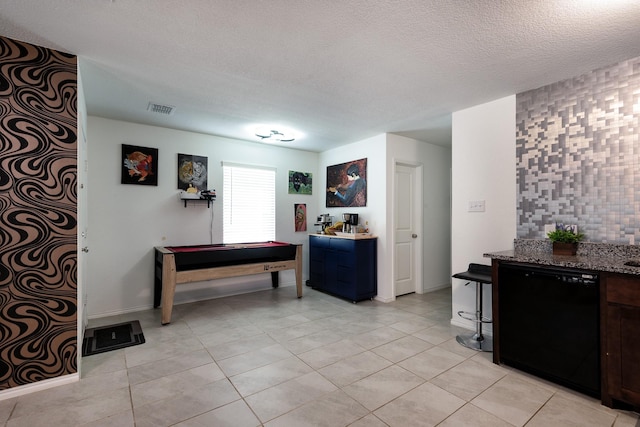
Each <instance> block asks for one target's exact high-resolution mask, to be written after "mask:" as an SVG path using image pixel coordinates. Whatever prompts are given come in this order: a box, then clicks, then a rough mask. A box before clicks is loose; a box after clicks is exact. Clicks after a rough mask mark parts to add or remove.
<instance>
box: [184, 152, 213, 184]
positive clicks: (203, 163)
mask: <svg viewBox="0 0 640 427" xmlns="http://www.w3.org/2000/svg"><path fill="white" fill-rule="evenodd" d="M207 168H208V158H207V157H204V156H194V155H192V154H178V190H185V191H186V190H187V189H188V188H189V187H195V189H196V190H198V191H202V190H207V189H208V187H207V185H208V182H207V181H208V180H207V176H208V174H207V171H208V169H207Z"/></svg>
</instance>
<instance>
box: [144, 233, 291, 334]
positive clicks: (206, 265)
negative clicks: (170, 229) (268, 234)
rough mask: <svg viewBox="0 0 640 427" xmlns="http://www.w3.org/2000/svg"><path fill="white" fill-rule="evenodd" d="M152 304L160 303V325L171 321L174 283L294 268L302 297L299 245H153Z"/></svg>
mask: <svg viewBox="0 0 640 427" xmlns="http://www.w3.org/2000/svg"><path fill="white" fill-rule="evenodd" d="M154 263H155V286H154V301H153V306H154V307H159V306H160V302H162V324H163V325H166V324H167V323H170V322H171V312H172V310H173V298H174V295H175V291H176V285H178V284H181V283H191V282H199V281H204V280H212V279H221V278H224V277H235V276H245V275H249V274H259V273H271V281H272V285H273V287H274V288H277V287H278V272H279V271H282V270H290V269H295V273H296V290H297V294H298V298H300V297H302V245H296V244H291V243H284V242H275V241H270V242H257V243H233V244H215V245H197V246H166V247H165V246H157V247H156V248H155V262H154Z"/></svg>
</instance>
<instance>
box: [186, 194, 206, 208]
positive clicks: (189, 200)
mask: <svg viewBox="0 0 640 427" xmlns="http://www.w3.org/2000/svg"><path fill="white" fill-rule="evenodd" d="M180 200H182V201H183V202H184V207H185V208H186V207H187V202H196V203H198V202H207V208H210V207H211V202H213V200H214V199H212V198H208V197H201V198H200V199H180Z"/></svg>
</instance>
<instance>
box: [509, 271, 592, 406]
mask: <svg viewBox="0 0 640 427" xmlns="http://www.w3.org/2000/svg"><path fill="white" fill-rule="evenodd" d="M498 283H499V288H498V316H499V340H500V343H499V346H500V353H499V354H500V362H501V363H505V364H507V365H510V366H513V367H514V368H517V369H520V370H523V371H526V372H529V373H531V374H534V375H537V376H539V377H541V378H545V379H548V380H550V381H553V382H556V383H558V384H561V385H564V386H566V387H569V388H572V389H574V390H577V391H580V392H582V393H585V394H588V395H591V396H594V397H600V336H599V334H600V333H599V323H600V322H599V289H598V288H599V286H598V275H597V274H596V273H593V272H590V271H583V270H575V269H565V268H544V267H536V266H531V265H527V264H517V263H501V264H500V266H499V269H498Z"/></svg>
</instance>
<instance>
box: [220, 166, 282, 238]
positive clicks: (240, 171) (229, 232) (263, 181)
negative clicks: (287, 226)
mask: <svg viewBox="0 0 640 427" xmlns="http://www.w3.org/2000/svg"><path fill="white" fill-rule="evenodd" d="M222 171H223V175H224V176H223V193H222V215H223V231H222V240H223V242H224V243H246V242H266V241H269V240H275V238H276V185H275V182H276V170H275V169H274V168H268V167H262V166H251V165H241V164H233V163H228V162H223V163H222Z"/></svg>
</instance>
